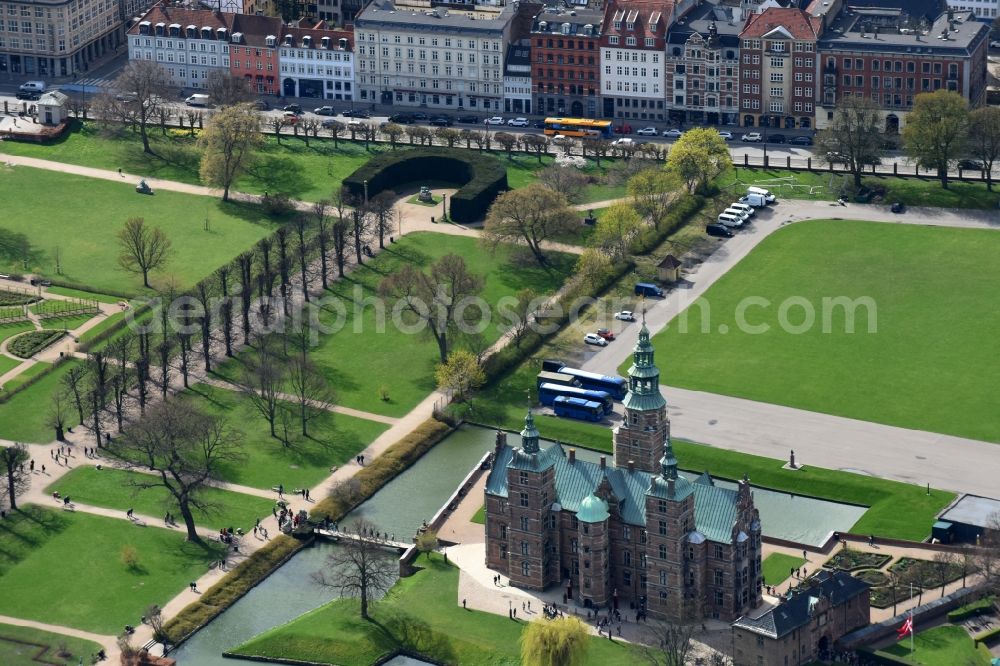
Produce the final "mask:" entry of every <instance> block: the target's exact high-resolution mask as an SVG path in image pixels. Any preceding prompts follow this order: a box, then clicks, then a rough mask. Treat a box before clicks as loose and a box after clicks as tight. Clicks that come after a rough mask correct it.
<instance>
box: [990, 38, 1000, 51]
mask: <svg viewBox="0 0 1000 666" xmlns="http://www.w3.org/2000/svg"><path fill="white" fill-rule="evenodd" d="M990 48H991V49H1000V39H994V40H993V41H992V42H990Z"/></svg>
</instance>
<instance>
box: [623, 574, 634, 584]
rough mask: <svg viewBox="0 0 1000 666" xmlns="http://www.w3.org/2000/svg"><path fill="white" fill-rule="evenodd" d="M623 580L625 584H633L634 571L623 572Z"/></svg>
mask: <svg viewBox="0 0 1000 666" xmlns="http://www.w3.org/2000/svg"><path fill="white" fill-rule="evenodd" d="M622 582H623V583H625V585H631V584H632V572H631V571H625V572H623V573H622Z"/></svg>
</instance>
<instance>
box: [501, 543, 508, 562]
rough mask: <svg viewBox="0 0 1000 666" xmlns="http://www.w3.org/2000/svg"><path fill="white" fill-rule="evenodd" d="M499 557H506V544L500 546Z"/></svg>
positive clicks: (502, 558) (503, 558) (504, 558)
mask: <svg viewBox="0 0 1000 666" xmlns="http://www.w3.org/2000/svg"><path fill="white" fill-rule="evenodd" d="M500 559H501V560H506V559H507V546H500Z"/></svg>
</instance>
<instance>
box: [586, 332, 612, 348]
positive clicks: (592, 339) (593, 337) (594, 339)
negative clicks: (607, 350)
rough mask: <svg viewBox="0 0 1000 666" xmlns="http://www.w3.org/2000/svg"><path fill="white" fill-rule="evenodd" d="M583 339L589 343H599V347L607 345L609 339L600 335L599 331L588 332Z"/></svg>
mask: <svg viewBox="0 0 1000 666" xmlns="http://www.w3.org/2000/svg"><path fill="white" fill-rule="evenodd" d="M583 341H584V342H585V343H587V344H588V345H597V346H598V347H607V346H608V341H607V340H605V339H604V338H602V337H601V336H599V335H598V334H597V333H587V335H585V336H583Z"/></svg>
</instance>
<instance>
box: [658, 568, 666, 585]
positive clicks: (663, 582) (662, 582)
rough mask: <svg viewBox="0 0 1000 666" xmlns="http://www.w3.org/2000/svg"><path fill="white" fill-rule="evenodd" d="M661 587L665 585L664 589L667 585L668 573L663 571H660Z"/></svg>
mask: <svg viewBox="0 0 1000 666" xmlns="http://www.w3.org/2000/svg"><path fill="white" fill-rule="evenodd" d="M660 585H663V586H664V587H666V585H667V572H666V571H664V570H663V569H660Z"/></svg>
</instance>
